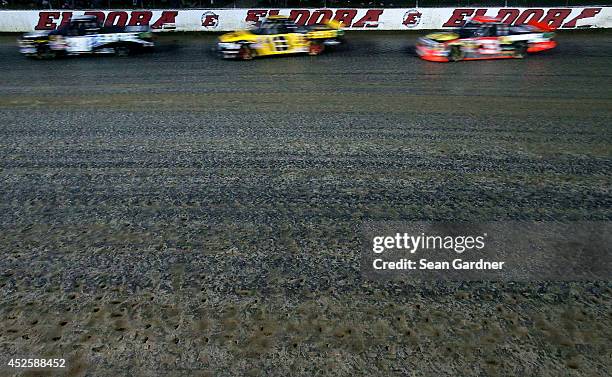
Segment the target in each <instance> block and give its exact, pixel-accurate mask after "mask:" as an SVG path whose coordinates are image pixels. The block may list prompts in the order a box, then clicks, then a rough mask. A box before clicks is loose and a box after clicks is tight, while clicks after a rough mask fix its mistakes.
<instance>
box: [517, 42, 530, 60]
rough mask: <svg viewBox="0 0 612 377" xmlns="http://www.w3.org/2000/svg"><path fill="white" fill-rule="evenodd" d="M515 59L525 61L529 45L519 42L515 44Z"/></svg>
mask: <svg viewBox="0 0 612 377" xmlns="http://www.w3.org/2000/svg"><path fill="white" fill-rule="evenodd" d="M514 57H515V58H517V59H523V58H526V57H527V43H525V42H518V43H515V44H514Z"/></svg>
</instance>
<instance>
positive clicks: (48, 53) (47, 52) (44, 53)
mask: <svg viewBox="0 0 612 377" xmlns="http://www.w3.org/2000/svg"><path fill="white" fill-rule="evenodd" d="M56 56H57V53H56V52H55V51H53V50H51V49H50V48H49V46H38V47H37V48H36V55H35V58H36V59H40V60H43V59H53V58H55V57H56Z"/></svg>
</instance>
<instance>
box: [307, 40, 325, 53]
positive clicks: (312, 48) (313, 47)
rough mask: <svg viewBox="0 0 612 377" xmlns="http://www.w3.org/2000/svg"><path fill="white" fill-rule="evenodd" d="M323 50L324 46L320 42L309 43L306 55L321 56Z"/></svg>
mask: <svg viewBox="0 0 612 377" xmlns="http://www.w3.org/2000/svg"><path fill="white" fill-rule="evenodd" d="M324 50H325V45H324V44H323V43H321V42H310V45H309V46H308V55H311V56H315V55H321V54H322V53H323V51H324Z"/></svg>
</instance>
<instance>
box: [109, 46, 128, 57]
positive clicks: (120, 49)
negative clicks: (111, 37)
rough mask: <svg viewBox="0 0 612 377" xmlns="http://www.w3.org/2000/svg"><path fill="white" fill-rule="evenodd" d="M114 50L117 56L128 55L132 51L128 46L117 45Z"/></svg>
mask: <svg viewBox="0 0 612 377" xmlns="http://www.w3.org/2000/svg"><path fill="white" fill-rule="evenodd" d="M113 50H115V55H116V56H128V55H129V54H130V53H131V52H132V51H131V49H130V48H129V47H128V46H115V47H114V48H113Z"/></svg>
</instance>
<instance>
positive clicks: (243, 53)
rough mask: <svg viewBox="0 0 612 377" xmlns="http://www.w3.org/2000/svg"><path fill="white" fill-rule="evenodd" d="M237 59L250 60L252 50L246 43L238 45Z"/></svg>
mask: <svg viewBox="0 0 612 377" xmlns="http://www.w3.org/2000/svg"><path fill="white" fill-rule="evenodd" d="M238 59H240V60H252V59H253V50H251V48H250V47H249V46H247V45H246V44H244V45H242V46H240V50H238Z"/></svg>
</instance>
